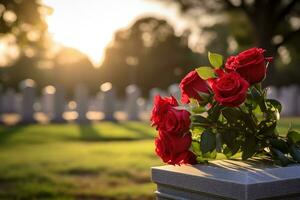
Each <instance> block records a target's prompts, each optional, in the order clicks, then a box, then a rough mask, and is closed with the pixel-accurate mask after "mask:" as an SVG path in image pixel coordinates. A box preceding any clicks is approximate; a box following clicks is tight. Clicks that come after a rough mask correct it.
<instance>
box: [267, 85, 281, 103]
mask: <svg viewBox="0 0 300 200" xmlns="http://www.w3.org/2000/svg"><path fill="white" fill-rule="evenodd" d="M278 92H279V91H278V89H277V88H276V87H274V86H269V87H267V97H268V99H276V100H278V99H279V94H278Z"/></svg>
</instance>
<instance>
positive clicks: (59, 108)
mask: <svg viewBox="0 0 300 200" xmlns="http://www.w3.org/2000/svg"><path fill="white" fill-rule="evenodd" d="M65 105H66V102H65V92H64V89H63V87H62V86H61V85H59V84H56V85H55V93H54V105H53V117H52V120H51V121H52V122H54V123H63V122H65V121H66V120H65V119H64V118H63V114H64V111H65Z"/></svg>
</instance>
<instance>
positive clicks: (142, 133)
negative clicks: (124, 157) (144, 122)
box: [118, 123, 154, 139]
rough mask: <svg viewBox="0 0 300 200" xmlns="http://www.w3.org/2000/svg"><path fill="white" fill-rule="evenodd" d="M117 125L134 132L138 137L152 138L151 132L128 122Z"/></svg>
mask: <svg viewBox="0 0 300 200" xmlns="http://www.w3.org/2000/svg"><path fill="white" fill-rule="evenodd" d="M118 125H119V126H121V127H123V128H125V129H127V130H129V131H133V132H135V133H136V134H137V137H138V139H154V136H153V134H152V133H151V132H149V131H145V130H142V129H140V128H137V127H134V126H132V125H130V124H128V123H119V124H118Z"/></svg>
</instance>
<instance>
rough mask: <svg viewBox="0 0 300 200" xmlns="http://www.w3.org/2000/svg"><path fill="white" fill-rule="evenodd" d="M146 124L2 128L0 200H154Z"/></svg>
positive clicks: (150, 132) (149, 130)
mask: <svg viewBox="0 0 300 200" xmlns="http://www.w3.org/2000/svg"><path fill="white" fill-rule="evenodd" d="M154 134H155V131H154V130H153V128H151V127H150V126H149V125H148V124H145V123H134V122H130V123H110V122H103V123H101V124H93V125H83V126H79V125H75V124H67V125H30V126H15V127H8V128H5V127H0V199H1V198H3V199H152V198H153V191H154V190H155V185H154V184H152V183H151V182H150V167H151V166H154V165H159V164H161V162H160V161H159V159H158V158H157V157H156V156H155V155H154V153H153V149H154V146H153V137H154Z"/></svg>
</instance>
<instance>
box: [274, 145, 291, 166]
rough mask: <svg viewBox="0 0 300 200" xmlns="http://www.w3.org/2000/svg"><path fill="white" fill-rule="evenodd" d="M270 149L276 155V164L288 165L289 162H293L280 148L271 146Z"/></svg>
mask: <svg viewBox="0 0 300 200" xmlns="http://www.w3.org/2000/svg"><path fill="white" fill-rule="evenodd" d="M270 151H271V153H272V155H273V157H274V160H275V163H276V164H279V165H282V166H287V165H288V164H290V163H291V161H290V160H289V159H288V158H287V157H286V156H285V155H284V153H282V152H281V151H280V150H278V149H276V148H270Z"/></svg>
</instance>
